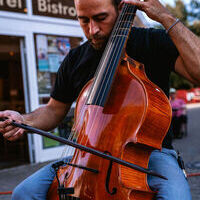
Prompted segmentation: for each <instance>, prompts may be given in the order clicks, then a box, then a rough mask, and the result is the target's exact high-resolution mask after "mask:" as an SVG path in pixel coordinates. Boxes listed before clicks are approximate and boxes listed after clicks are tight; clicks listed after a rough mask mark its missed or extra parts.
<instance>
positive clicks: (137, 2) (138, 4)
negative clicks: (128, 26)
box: [122, 0, 145, 10]
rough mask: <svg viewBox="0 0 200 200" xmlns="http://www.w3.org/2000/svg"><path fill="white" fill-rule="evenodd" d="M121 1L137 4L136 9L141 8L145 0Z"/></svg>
mask: <svg viewBox="0 0 200 200" xmlns="http://www.w3.org/2000/svg"><path fill="white" fill-rule="evenodd" d="M122 2H123V3H130V4H132V5H135V6H137V8H138V9H140V10H143V8H144V5H145V2H144V1H140V0H123V1H122Z"/></svg>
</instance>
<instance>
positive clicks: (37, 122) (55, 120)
mask: <svg viewBox="0 0 200 200" xmlns="http://www.w3.org/2000/svg"><path fill="white" fill-rule="evenodd" d="M70 106H71V104H65V103H62V102H59V101H56V100H55V99H52V98H51V99H50V100H49V102H48V104H47V105H45V106H42V107H39V108H38V109H36V110H35V111H33V112H31V113H29V114H24V115H21V114H19V113H18V112H15V111H10V110H6V111H2V112H0V117H1V118H4V117H7V118H8V120H6V121H4V122H0V132H1V133H2V134H3V136H4V137H5V138H6V139H8V140H10V141H13V140H16V139H18V138H19V137H21V136H22V135H23V133H24V130H23V129H21V128H16V127H14V126H11V125H10V123H11V121H12V120H15V121H16V122H19V123H25V124H28V125H30V126H33V127H35V128H39V129H42V130H46V131H49V130H52V129H53V128H55V127H56V126H57V125H58V124H59V123H60V122H61V121H62V119H63V118H64V117H65V115H66V114H67V112H68V110H69V109H70Z"/></svg>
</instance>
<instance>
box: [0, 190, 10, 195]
mask: <svg viewBox="0 0 200 200" xmlns="http://www.w3.org/2000/svg"><path fill="white" fill-rule="evenodd" d="M5 194H12V191H6V192H0V195H5Z"/></svg>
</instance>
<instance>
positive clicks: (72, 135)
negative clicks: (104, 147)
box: [63, 6, 127, 156]
mask: <svg viewBox="0 0 200 200" xmlns="http://www.w3.org/2000/svg"><path fill="white" fill-rule="evenodd" d="M126 7H127V6H126ZM125 10H127V8H125ZM120 17H121V18H122V19H123V16H120ZM119 19H120V18H119ZM119 21H120V23H122V22H121V21H122V20H119ZM120 23H119V25H118V27H119V26H120ZM117 29H118V28H117ZM117 29H115V32H117ZM113 40H114V39H113V38H112V40H111V42H112V41H113ZM110 48H112V45H110V46H107V51H106V52H110V51H109V49H110ZM106 56H107V57H108V54H107V55H106ZM106 60H108V59H102V60H101V61H102V62H101V63H100V66H102V63H103V62H105V61H106ZM99 70H100V69H99ZM99 70H98V71H99ZM98 71H97V72H96V73H98ZM80 118H81V116H80ZM74 137H75V138H77V134H76V132H75V134H74V133H72V134H71V136H70V139H74ZM83 137H84V136H83ZM83 137H82V139H81V142H82V140H83ZM69 149H70V148H68V151H67V154H70V153H69ZM63 156H64V154H63Z"/></svg>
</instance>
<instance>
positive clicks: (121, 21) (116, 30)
mask: <svg viewBox="0 0 200 200" xmlns="http://www.w3.org/2000/svg"><path fill="white" fill-rule="evenodd" d="M128 8H129V7H128V6H126V8H125V11H126V10H127V9H128ZM123 17H124V16H123V15H122V17H121V18H122V19H123ZM119 19H120V18H119ZM119 21H120V23H118V27H120V24H121V23H123V20H119ZM124 21H126V18H125V20H124ZM115 32H116V33H117V32H118V28H117V29H115ZM121 32H123V31H121ZM116 33H115V34H116ZM115 34H114V35H115ZM114 40H116V39H115V37H112V38H111V44H112V43H113V41H114ZM119 42H120V41H118V43H119ZM122 42H123V41H121V42H120V43H121V44H122ZM112 46H113V45H110V46H108V49H110V48H112ZM107 52H110V51H107ZM108 54H109V53H107V55H106V57H108ZM111 58H112V57H111ZM105 60H108V58H105V59H103V61H104V62H105ZM110 62H112V59H111V61H110ZM106 73H108V70H107V72H106ZM94 121H95V120H94ZM83 137H84V136H83ZM83 137H82V139H81V142H82V140H83ZM87 138H88V139H89V137H87ZM88 139H87V140H88Z"/></svg>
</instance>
